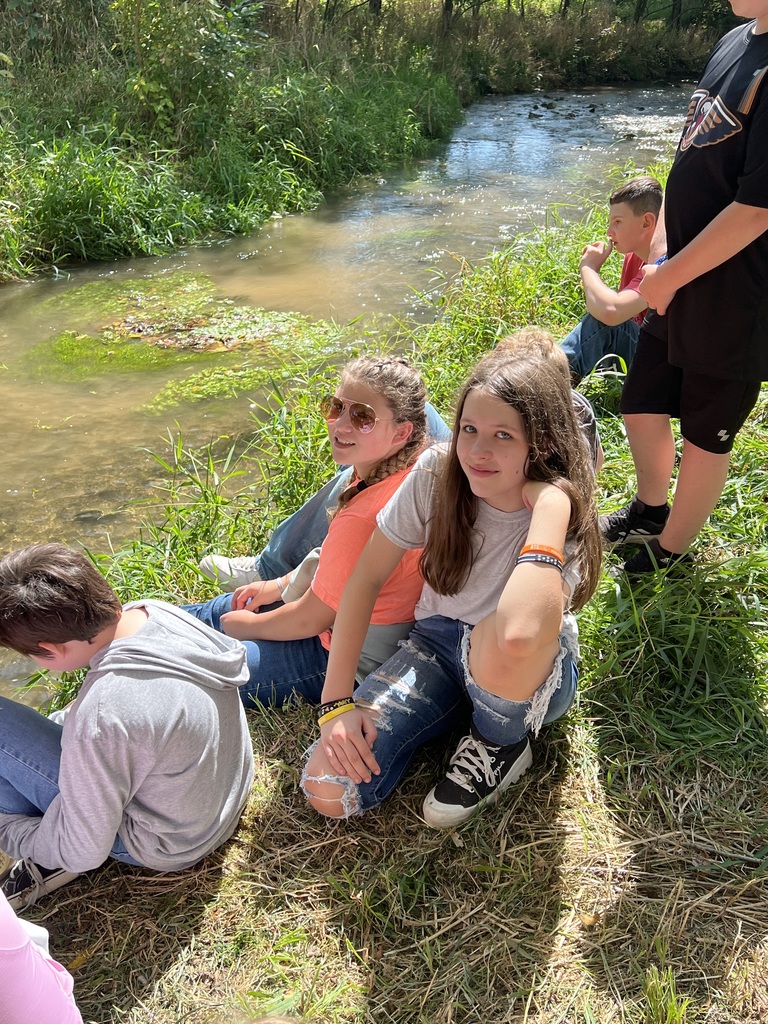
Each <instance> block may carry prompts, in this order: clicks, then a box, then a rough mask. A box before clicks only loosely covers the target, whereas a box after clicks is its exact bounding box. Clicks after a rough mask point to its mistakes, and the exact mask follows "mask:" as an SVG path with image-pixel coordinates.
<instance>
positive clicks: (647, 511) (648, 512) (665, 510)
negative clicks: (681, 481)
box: [635, 498, 669, 523]
mask: <svg viewBox="0 0 768 1024" xmlns="http://www.w3.org/2000/svg"><path fill="white" fill-rule="evenodd" d="M635 501H636V502H637V504H638V505H639V506H640V509H639V511H640V512H641V513H642V514H643V515H644V516H645V517H646V519H650V520H651V522H652V523H663V522H666V519H667V516H668V515H669V502H667V501H665V502H664V504H663V505H646V504H645V502H644V501H640V499H639V498H635Z"/></svg>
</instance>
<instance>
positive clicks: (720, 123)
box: [680, 89, 741, 153]
mask: <svg viewBox="0 0 768 1024" xmlns="http://www.w3.org/2000/svg"><path fill="white" fill-rule="evenodd" d="M740 131H741V122H740V121H738V120H737V119H736V118H735V117H734V115H733V114H732V113H731V112H730V110H729V109H728V108H727V107H726V105H725V103H723V100H722V98H721V97H720V96H714V97H713V96H710V94H709V92H708V91H707V90H706V89H697V90H696V92H695V93H694V94H693V96H692V97H691V102H690V103H689V104H688V114H687V116H686V119H685V126H684V127H683V134H682V136H681V138H680V150H681V152H683V153H684V152H685V150H686V149H690V147H691V146H694V147H695V148H696V149H702V148H703V147H704V146H716V145H717V144H718V142H724V141H725V140H726V139H730V137H731V136H732V135H736V133H737V132H740Z"/></svg>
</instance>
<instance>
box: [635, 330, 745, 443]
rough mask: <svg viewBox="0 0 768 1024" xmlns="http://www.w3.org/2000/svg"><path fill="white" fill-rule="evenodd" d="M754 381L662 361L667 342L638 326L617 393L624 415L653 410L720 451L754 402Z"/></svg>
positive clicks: (688, 435) (687, 435) (687, 436)
mask: <svg viewBox="0 0 768 1024" xmlns="http://www.w3.org/2000/svg"><path fill="white" fill-rule="evenodd" d="M759 394H760V381H743V380H720V379H719V378H717V377H705V376H704V374H701V373H692V372H690V371H688V370H681V369H680V367H679V366H670V364H669V363H668V362H667V343H666V341H662V340H660V339H659V338H655V337H654V336H653V335H652V334H649V333H648V332H647V331H643V330H641V331H640V338H639V339H638V343H637V351H636V352H635V355H634V358H633V359H632V365H631V366H630V368H629V373H628V374H627V380H626V383H625V385H624V391H623V393H622V396H621V411H622V413H623V415H625V416H631V415H636V414H639V413H652V414H653V413H656V414H663V415H666V416H671V417H674V418H675V419H679V420H680V432H681V433H682V435H683V437H684V438H685V439H686V441H690V442H691V444H695V445H696V447H697V448H702V449H703V450H704V451H705V452H712V453H713V454H715V455H725V454H726V453H727V452H729V451H730V450H731V448H733V442H734V438H735V437H736V435H737V434H738V432H739V431H740V430H741V428H742V427H743V426H744V421H745V420H746V418H747V416H749V414H750V412H752V410H753V409H754V407H755V403H756V402H757V399H758V396H759Z"/></svg>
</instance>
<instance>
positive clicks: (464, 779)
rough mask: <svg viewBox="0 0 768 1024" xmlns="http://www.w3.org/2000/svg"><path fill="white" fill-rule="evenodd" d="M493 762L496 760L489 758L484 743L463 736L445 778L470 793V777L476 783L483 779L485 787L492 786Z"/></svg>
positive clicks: (494, 778) (493, 775) (472, 737)
mask: <svg viewBox="0 0 768 1024" xmlns="http://www.w3.org/2000/svg"><path fill="white" fill-rule="evenodd" d="M495 761H496V758H495V757H491V755H490V753H489V750H488V747H486V745H485V744H484V743H480V742H479V741H478V740H476V739H475V738H474V736H465V737H464V739H463V740H462V741H461V743H459V745H458V747H457V748H456V753H455V754H454V755H453V757H452V758H451V766H450V768H449V769H448V771H447V772H446V776H445V777H446V778H447V779H450V780H451V782H455V783H456V785H457V786H461V787H462V789H466V790H469V791H470V792H473V787H472V785H471V784H470V781H469V777H470V776H471V777H472V778H474V779H476V780H477V781H478V782H480V781H481V780H483V779H484V780H485V782H486V784H487V785H489V786H492V785H493V783H494V782H495V780H496V776H495V774H494V768H493V766H494V763H495Z"/></svg>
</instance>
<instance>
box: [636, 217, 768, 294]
mask: <svg viewBox="0 0 768 1024" xmlns="http://www.w3.org/2000/svg"><path fill="white" fill-rule="evenodd" d="M765 231H768V209H765V208H763V207H761V206H745V205H744V204H743V203H731V204H730V206H726V208H725V209H724V210H723V211H722V212H721V213H719V214H718V215H717V217H715V218H714V220H712V221H710V223H709V224H708V225H707V226H706V227H705V228H704V230H703V231H701V232H700V233H699V234H698V235H697V236H696V237H695V238H694V239H692V241H690V242H689V243H688V245H686V246H685V247H684V248H683V249H681V250H680V252H678V253H676V254H675V255H674V256H672V257H671V258H670V259H668V260H667V261H666V262H665V263H663V264H662V265H661V266H660V267H659V269H658V270H657V272H656V278H657V280H658V279H659V278H660V279H661V281H663V285H664V287H665V288H667V289H670V290H674V291H677V290H678V289H679V288H682V287H683V286H684V285H686V284H689V283H690V282H691V281H693V280H695V279H696V278H697V277H701V275H702V274H706V273H707V272H708V271H710V270H714V268H715V267H719V266H720V264H721V263H725V262H726V260H729V259H730V258H731V257H732V256H735V255H736V253H738V252H741V250H742V249H744V248H746V246H748V245H749V244H750V243H751V242H754V240H755V239H756V238H759V237H760V235H762V234H763V233H764V232H765Z"/></svg>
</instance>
